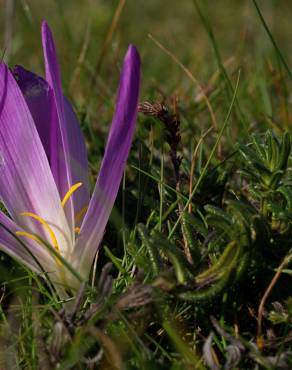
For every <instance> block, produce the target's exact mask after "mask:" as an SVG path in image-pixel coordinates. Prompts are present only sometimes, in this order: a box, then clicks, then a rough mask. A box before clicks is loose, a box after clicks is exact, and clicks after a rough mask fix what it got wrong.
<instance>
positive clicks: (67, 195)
mask: <svg viewBox="0 0 292 370" xmlns="http://www.w3.org/2000/svg"><path fill="white" fill-rule="evenodd" d="M81 185H82V182H77V184H74V185H72V186H71V188H70V189H69V190H68V191H67V193H66V194H65V196H64V198H63V200H62V203H61V204H62V207H64V206H65V204H66V202H67V200H68V199H69V198H70V197H71V195H72V194H73V193H74V191H75V190H77V189H78V188H80V186H81Z"/></svg>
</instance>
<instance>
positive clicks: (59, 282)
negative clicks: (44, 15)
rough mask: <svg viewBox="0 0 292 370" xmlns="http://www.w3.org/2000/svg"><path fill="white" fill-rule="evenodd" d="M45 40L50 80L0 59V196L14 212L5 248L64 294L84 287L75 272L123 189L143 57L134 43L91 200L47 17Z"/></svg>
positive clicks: (3, 230) (83, 272) (1, 217)
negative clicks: (120, 190) (66, 290)
mask: <svg viewBox="0 0 292 370" xmlns="http://www.w3.org/2000/svg"><path fill="white" fill-rule="evenodd" d="M42 44H43V50H44V59H45V70H46V79H45V80H44V79H42V78H41V77H39V76H37V75H35V74H33V73H32V72H29V71H27V70H25V69H24V68H22V67H20V66H17V67H15V69H14V71H13V74H12V73H11V72H10V71H9V70H8V68H7V66H6V65H5V64H3V63H2V64H1V65H0V197H1V200H2V202H3V204H4V205H5V207H6V210H7V211H8V213H9V215H10V216H11V218H9V217H7V216H6V215H5V214H4V213H3V212H0V224H1V225H2V227H0V248H1V249H2V250H3V251H5V252H6V253H8V254H9V255H11V256H13V257H15V258H16V259H18V260H19V261H20V262H22V263H23V264H25V265H26V266H28V267H29V268H30V269H32V270H33V271H36V272H38V273H43V271H46V272H47V274H48V276H49V277H50V279H51V281H52V282H53V284H54V286H55V288H56V290H57V291H58V293H59V294H60V296H64V292H65V289H68V288H70V289H78V287H79V285H80V279H78V278H77V277H76V275H79V276H80V277H81V280H87V279H88V276H89V273H90V270H91V266H92V262H93V259H94V256H95V254H96V252H97V250H98V248H99V245H100V242H101V239H102V236H103V233H104V230H105V227H106V224H107V221H108V218H109V216H110V213H111V210H112V207H113V204H114V201H115V198H116V195H117V192H118V189H119V185H120V181H121V178H122V175H123V171H124V167H125V163H126V160H127V157H128V153H129V150H130V147H131V143H132V138H133V132H134V129H135V123H136V116H137V106H138V98H139V88H140V59H139V55H138V52H137V50H136V49H135V47H134V46H129V48H128V51H127V54H126V56H125V59H124V64H123V68H122V72H121V79H120V85H119V90H118V95H117V102H116V108H115V113H114V117H113V120H112V125H111V129H110V133H109V137H108V141H107V145H106V148H105V154H104V157H103V160H102V163H101V167H100V171H99V175H98V178H97V181H96V185H95V188H94V191H93V194H92V196H91V198H90V194H89V180H88V163H87V156H86V148H85V142H84V138H83V136H82V133H81V130H80V127H79V123H78V120H77V117H76V115H75V113H74V111H73V109H72V107H71V105H70V103H69V102H68V100H67V99H66V97H64V95H63V93H62V88H61V78H60V71H59V66H58V61H57V55H56V50H55V45H54V41H53V37H52V34H51V31H50V29H49V27H48V25H47V23H46V22H43V24H42ZM24 244H25V246H26V247H25V246H24ZM50 246H51V247H50ZM59 256H61V258H59ZM64 261H65V262H66V263H64ZM68 265H70V266H72V268H73V269H74V270H75V271H76V273H77V274H73V273H72V270H71V269H70V268H68Z"/></svg>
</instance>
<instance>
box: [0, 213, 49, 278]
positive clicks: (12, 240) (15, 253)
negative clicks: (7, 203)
mask: <svg viewBox="0 0 292 370" xmlns="http://www.w3.org/2000/svg"><path fill="white" fill-rule="evenodd" d="M8 230H9V231H8ZM19 230H20V228H19V226H18V225H16V223H15V222H13V221H12V220H11V219H10V218H8V217H7V216H6V215H5V214H4V213H3V212H0V249H1V250H2V251H3V252H6V253H7V254H9V255H10V256H11V257H13V258H15V259H17V260H18V261H19V262H21V263H23V264H24V265H25V266H27V267H29V268H30V269H31V270H33V271H35V272H41V268H40V266H39V265H38V263H37V262H36V260H35V259H34V258H33V257H32V256H31V255H30V253H29V252H28V251H27V250H26V249H25V248H24V247H23V245H21V243H19V241H18V240H17V238H16V232H17V231H19ZM28 249H29V250H30V251H31V253H32V254H33V255H34V256H35V258H36V259H38V260H39V259H40V260H41V261H43V260H44V256H45V253H42V251H39V250H38V248H31V247H28ZM41 261H39V262H40V264H41Z"/></svg>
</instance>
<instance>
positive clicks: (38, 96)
mask: <svg viewBox="0 0 292 370" xmlns="http://www.w3.org/2000/svg"><path fill="white" fill-rule="evenodd" d="M12 72H13V75H14V77H15V79H16V81H17V83H18V86H19V87H20V90H21V91H22V94H23V96H24V98H25V101H26V104H27V106H28V108H29V110H30V113H31V115H32V118H33V120H34V123H35V125H36V128H37V130H38V133H39V136H40V138H41V141H42V144H43V147H44V149H45V152H46V154H47V157H48V159H49V161H50V151H51V146H50V137H51V134H50V126H51V121H52V117H51V116H52V113H51V111H52V107H51V106H52V91H51V89H50V87H49V85H48V83H47V82H46V81H45V80H44V79H43V78H41V77H39V76H37V75H36V74H34V73H32V72H30V71H27V70H26V69H25V68H23V67H22V66H15V67H14V68H13V71H12Z"/></svg>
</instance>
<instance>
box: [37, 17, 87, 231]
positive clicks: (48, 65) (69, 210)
mask: <svg viewBox="0 0 292 370" xmlns="http://www.w3.org/2000/svg"><path fill="white" fill-rule="evenodd" d="M42 43H43V50H44V58H45V69H46V80H47V82H48V84H49V86H50V87H51V89H52V91H53V99H54V102H55V108H56V111H55V114H56V118H57V120H56V126H55V127H52V141H51V148H52V151H51V169H52V172H53V175H54V178H55V181H56V184H57V187H58V190H59V193H60V196H61V198H63V197H64V196H65V195H66V193H67V192H68V190H69V189H70V188H71V187H72V186H73V185H74V181H76V180H75V179H76V176H74V174H73V173H74V169H75V167H76V166H75V165H73V166H72V160H71V158H74V157H72V152H71V149H72V148H71V145H70V140H69V139H70V138H69V136H70V135H69V133H70V130H74V129H75V132H74V134H76V133H77V130H76V122H75V120H74V121H73V122H72V121H71V120H70V122H67V120H66V117H67V118H68V117H69V116H70V118H72V114H71V112H69V110H68V104H66V103H64V98H63V93H62V87H61V77H60V71H59V65H58V60H57V53H56V49H55V44H54V40H53V36H52V33H51V30H50V28H49V26H48V25H47V23H46V22H43V24H42ZM65 105H66V107H65ZM68 123H70V124H71V125H70V127H68ZM78 130H79V128H78ZM79 131H80V130H79ZM79 131H78V135H79V137H80V134H81V133H80V132H79ZM78 141H79V142H80V139H78ZM73 162H75V161H74V160H73ZM83 165H84V163H82V164H81V166H83ZM82 180H83V181H84V179H80V180H79V181H78V182H82ZM73 199H74V197H70V198H69V199H68V202H67V203H66V205H65V213H66V216H67V220H68V222H69V225H70V226H71V229H72V230H73V228H74V224H75V221H74V204H73Z"/></svg>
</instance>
